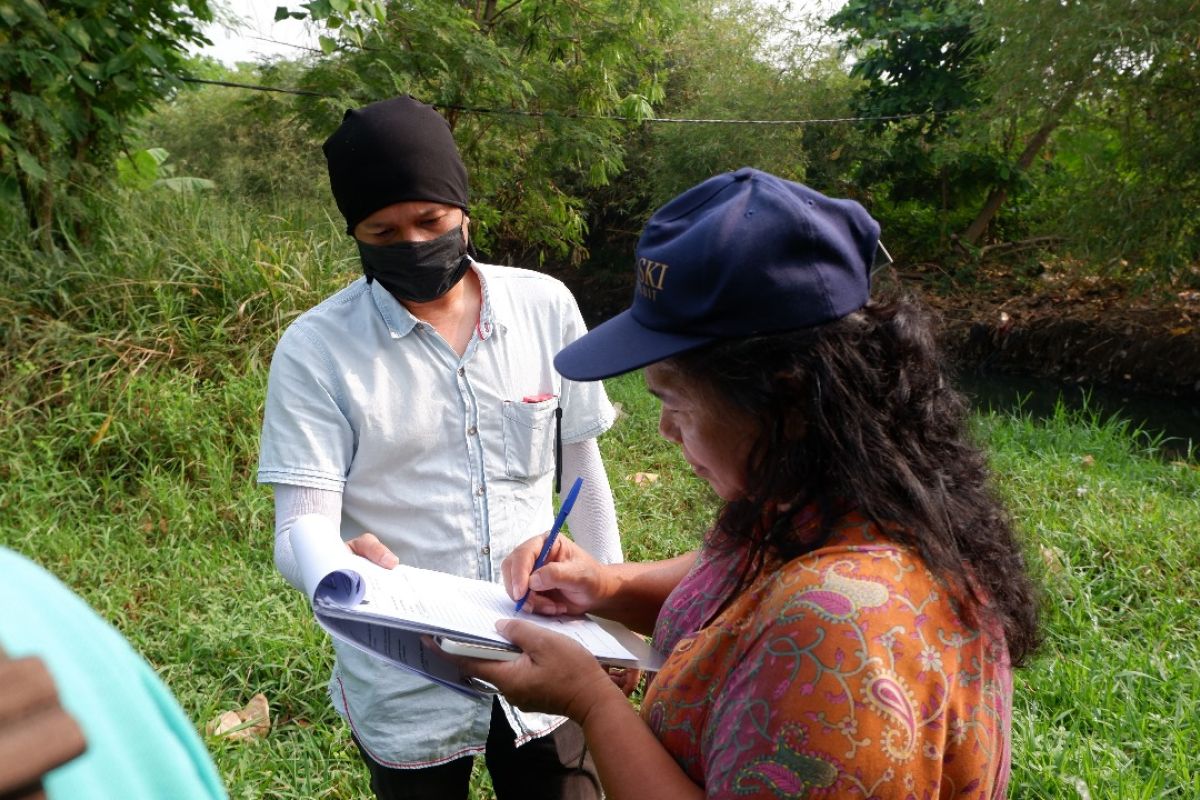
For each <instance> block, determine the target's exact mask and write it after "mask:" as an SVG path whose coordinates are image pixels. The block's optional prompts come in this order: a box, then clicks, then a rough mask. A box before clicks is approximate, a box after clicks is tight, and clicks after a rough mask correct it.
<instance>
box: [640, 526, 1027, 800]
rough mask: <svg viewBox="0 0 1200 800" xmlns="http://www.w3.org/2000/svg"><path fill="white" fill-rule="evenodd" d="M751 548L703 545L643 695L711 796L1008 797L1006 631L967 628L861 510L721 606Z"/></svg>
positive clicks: (933, 583)
mask: <svg viewBox="0 0 1200 800" xmlns="http://www.w3.org/2000/svg"><path fill="white" fill-rule="evenodd" d="M744 557H745V553H744V551H733V552H728V551H721V550H718V549H715V548H712V547H709V546H707V545H706V546H705V548H703V549H702V550H701V552H700V556H699V558H698V559H697V561H696V564H695V566H694V567H693V568H692V571H691V572H690V573H689V574H688V576H687V577H686V578H684V580H683V581H681V582H680V584H679V586H678V587H676V589H675V591H674V592H673V593H672V594H671V596H670V597H669V598H668V599H667V602H666V604H664V606H663V610H662V613H661V614H660V615H659V618H658V623H657V627H656V630H655V634H654V643H655V645H656V646H657V647H658V648H659V649H660V651H661V652H664V653H669V656H668V659H667V663H666V665H665V666H664V668H663V669H662V671H661V672H659V673H658V675H657V676H656V677H655V678H654V680H653V682H652V683H651V685H650V686H649V687H648V689H647V691H646V696H645V699H644V701H643V703H642V716H643V718H644V719H645V720H646V722H647V724H648V725H649V726H650V727H651V729H652V730H653V731H654V733H655V735H656V736H657V737H658V739H659V741H661V742H662V743H663V745H664V746H665V747H666V748H667V750H668V751H670V753H671V754H672V755H673V756H674V757H675V760H676V761H677V762H678V763H679V765H680V766H681V767H682V768H683V769H684V770H685V771H686V772H687V774H688V776H689V777H691V779H692V780H693V781H695V782H696V783H697V784H699V785H700V786H703V787H704V789H705V795H706V797H709V798H778V797H814V798H815V797H837V798H904V799H905V800H907V799H908V798H913V799H914V800H918V799H919V800H924V798H950V797H954V798H959V797H962V798H979V800H992V799H993V798H1002V797H1004V794H1005V790H1006V787H1007V784H1008V768H1009V733H1010V711H1011V701H1012V674H1011V670H1010V668H1009V663H1008V654H1007V649H1006V647H1005V646H1004V643H1003V638H1002V636H988V635H986V634H983V633H981V632H980V631H978V630H973V629H971V628H969V627H967V626H966V625H965V624H964V623H963V622H962V621H961V620H960V619H959V618H958V616H957V614H956V612H955V607H954V604H953V603H952V602H951V601H950V599H949V598H948V597H947V594H946V592H945V590H944V587H943V586H942V584H941V583H939V581H938V580H937V579H936V578H935V577H934V576H933V575H932V574H931V573H930V572H929V571H928V570H927V569H926V568H925V566H924V564H923V562H922V561H921V560H920V558H919V557H918V556H917V555H916V554H915V553H913V552H911V551H909V550H907V549H906V548H903V547H900V546H898V545H896V544H893V543H891V542H889V541H888V540H887V539H885V538H883V537H882V536H881V535H880V534H879V532H878V530H877V529H876V528H875V527H874V526H873V525H871V524H870V523H868V522H866V521H864V520H863V519H862V518H861V517H857V516H855V515H850V516H847V517H846V518H844V519H843V520H842V521H841V522H840V523H839V524H838V525H837V526H836V530H835V531H834V533H833V535H832V537H831V538H830V539H829V541H828V542H827V543H826V544H825V545H824V546H822V547H820V548H819V549H817V550H814V551H813V552H811V553H807V554H805V555H803V556H800V557H798V558H796V559H794V560H792V561H790V562H788V563H786V564H782V565H779V564H777V565H775V567H774V568H773V569H772V568H770V567H768V568H767V569H765V570H764V571H763V574H762V575H761V576H760V577H759V578H758V579H757V580H756V581H755V582H754V583H753V584H752V585H751V586H750V587H749V588H748V589H746V590H745V591H743V592H742V593H741V594H740V595H739V596H738V597H737V598H736V599H734V600H733V601H732V602H731V603H730V604H729V605H728V606H727V607H726V608H725V609H724V610H720V606H721V603H722V601H723V599H724V597H725V594H726V591H727V590H728V588H729V587H730V585H731V584H732V582H733V581H735V580H736V578H737V576H738V574H739V567H740V566H741V563H742V561H743V559H744ZM718 611H720V613H719V614H718V615H717V616H716V617H715V619H710V618H711V617H713V615H714V614H716V613H717V612H718Z"/></svg>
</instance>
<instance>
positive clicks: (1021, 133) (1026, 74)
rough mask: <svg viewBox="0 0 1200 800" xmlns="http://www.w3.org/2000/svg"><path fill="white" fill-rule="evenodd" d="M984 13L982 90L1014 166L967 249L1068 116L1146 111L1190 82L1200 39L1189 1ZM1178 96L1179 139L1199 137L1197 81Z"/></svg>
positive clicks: (1003, 7)
mask: <svg viewBox="0 0 1200 800" xmlns="http://www.w3.org/2000/svg"><path fill="white" fill-rule="evenodd" d="M984 8H985V12H984V16H983V18H982V25H981V27H980V30H979V34H978V35H979V37H980V39H981V41H983V42H985V43H986V44H984V45H983V46H984V47H985V48H986V49H987V50H988V53H989V55H988V57H987V60H986V63H985V65H984V67H985V81H984V83H983V84H982V88H983V91H984V92H985V93H986V95H987V96H988V97H989V98H990V101H989V104H988V108H989V112H990V116H991V117H992V119H993V120H995V124H994V130H995V131H996V137H997V138H998V139H1000V140H1001V141H1002V143H1003V144H1002V146H1003V148H1004V150H1005V153H1006V155H1007V158H1008V160H1009V164H1010V169H1009V170H1007V176H1006V179H1005V180H1003V181H1000V182H998V183H997V184H996V185H995V186H993V187H992V189H991V191H990V192H989V194H988V197H987V200H986V201H985V202H984V205H983V207H982V208H981V209H980V211H979V213H978V214H977V215H976V218H975V220H974V221H973V222H972V223H971V224H970V226H968V228H967V229H966V231H965V232H964V234H963V239H964V240H966V241H967V242H969V243H972V244H973V243H976V242H978V241H980V240H981V239H982V238H983V236H984V234H985V233H986V232H987V229H988V226H989V225H990V224H991V222H992V220H993V219H994V218H995V216H996V214H997V213H998V212H999V210H1000V208H1001V206H1002V205H1003V204H1004V202H1005V200H1006V199H1007V197H1008V194H1009V192H1010V190H1011V188H1012V186H1013V185H1014V184H1015V183H1016V182H1018V181H1019V180H1022V179H1024V178H1025V176H1026V174H1027V173H1028V172H1029V170H1030V168H1031V167H1033V165H1034V164H1035V163H1036V159H1037V158H1038V156H1039V154H1041V153H1042V152H1043V149H1044V148H1045V147H1046V146H1047V144H1048V143H1049V142H1050V141H1051V137H1052V135H1053V134H1054V132H1055V131H1056V130H1057V129H1058V128H1059V126H1060V125H1061V124H1062V123H1063V122H1064V120H1066V119H1068V115H1069V114H1070V113H1071V112H1072V111H1073V110H1076V109H1077V108H1080V107H1081V106H1089V107H1091V108H1098V109H1103V108H1111V107H1113V105H1114V100H1116V102H1117V104H1120V100H1119V98H1121V97H1122V96H1124V97H1130V98H1132V97H1138V98H1140V99H1139V100H1138V101H1136V102H1135V105H1136V104H1137V103H1143V104H1146V105H1147V108H1148V109H1149V108H1152V107H1153V105H1154V104H1155V103H1156V102H1157V100H1156V99H1155V96H1156V95H1157V94H1158V92H1159V90H1160V89H1161V90H1164V91H1165V90H1167V89H1169V88H1170V87H1171V86H1173V85H1175V84H1176V83H1178V81H1179V80H1180V78H1181V77H1182V78H1183V79H1184V80H1185V81H1186V80H1188V79H1191V80H1194V78H1195V76H1196V72H1197V70H1196V66H1195V60H1196V42H1197V41H1198V40H1200V23H1198V22H1197V15H1196V9H1195V3H1194V2H1193V0H1148V1H1147V2H1136V3H1133V2H1129V0H1087V2H1082V1H1081V0H989V2H988V3H986V4H985V6H984ZM1186 85H1187V84H1186V83H1185V84H1179V86H1186ZM1177 89H1178V87H1176V90H1172V91H1173V92H1174V93H1175V94H1178V91H1177ZM1129 92H1132V94H1129ZM1184 94H1187V95H1189V96H1190V98H1191V99H1190V100H1189V101H1187V102H1186V103H1185V104H1184V107H1183V108H1180V107H1179V104H1178V103H1176V104H1175V108H1176V110H1178V111H1181V112H1182V113H1184V114H1185V119H1184V124H1183V125H1181V126H1180V127H1179V130H1180V132H1181V133H1182V132H1185V131H1186V130H1192V131H1194V130H1195V122H1196V116H1197V115H1196V112H1195V111H1194V110H1191V109H1194V106H1195V83H1191V84H1190V89H1187V88H1185V89H1184ZM1151 113H1153V112H1151ZM1193 141H1194V139H1193ZM1131 143H1132V142H1131ZM1126 155H1127V156H1130V157H1136V156H1135V155H1134V154H1133V153H1126ZM1098 167H1099V168H1100V169H1107V168H1109V165H1098ZM1192 169H1194V167H1193V168H1192ZM1188 171H1189V172H1190V171H1192V170H1188Z"/></svg>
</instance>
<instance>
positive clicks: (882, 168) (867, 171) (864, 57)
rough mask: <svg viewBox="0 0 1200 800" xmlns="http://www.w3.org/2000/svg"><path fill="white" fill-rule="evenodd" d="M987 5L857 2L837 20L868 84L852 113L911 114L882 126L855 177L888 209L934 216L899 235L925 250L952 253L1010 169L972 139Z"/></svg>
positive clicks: (972, 1) (934, 0)
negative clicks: (968, 115)
mask: <svg viewBox="0 0 1200 800" xmlns="http://www.w3.org/2000/svg"><path fill="white" fill-rule="evenodd" d="M981 7H982V4H981V3H980V2H979V1H978V0H903V2H891V1H890V0H888V1H885V0H851V2H849V3H847V4H846V5H845V6H844V7H843V8H842V9H841V10H840V11H839V12H838V13H837V14H835V15H834V16H833V17H832V18H831V19H830V20H829V24H830V25H831V26H833V27H834V28H835V29H837V30H840V31H844V32H845V33H846V39H845V44H844V46H845V48H846V49H847V50H848V51H850V52H852V53H853V55H854V59H855V60H854V63H853V66H852V67H851V70H850V72H851V74H852V75H854V76H856V77H859V78H861V79H862V80H863V83H862V84H861V85H860V87H859V89H858V90H857V92H856V93H855V98H854V110H855V111H856V112H857V113H858V114H861V115H863V116H868V117H889V116H906V115H913V116H911V117H910V118H908V119H900V120H890V121H887V120H882V121H879V122H876V123H874V125H873V127H874V128H875V130H876V131H877V132H878V133H879V136H878V139H877V140H876V141H875V142H873V143H872V144H873V150H874V157H872V158H864V159H863V160H862V161H861V163H860V167H859V169H858V170H857V172H856V174H855V178H856V179H857V180H858V181H859V182H860V183H861V184H863V185H864V186H867V187H871V190H872V194H873V195H874V196H876V197H877V198H887V199H888V200H890V201H891V203H889V204H887V205H888V206H891V204H895V206H891V207H897V206H899V207H907V208H909V209H910V210H916V206H921V207H923V208H924V209H927V210H928V212H929V214H922V215H921V216H923V217H924V216H936V224H922V225H920V226H919V227H917V228H912V227H909V228H906V229H904V230H901V231H899V234H900V237H903V238H904V239H905V240H907V241H909V242H911V244H912V247H913V248H914V249H915V250H918V251H924V252H926V253H932V252H936V251H937V250H939V249H944V248H945V246H946V244H947V243H948V241H949V236H950V234H951V233H954V232H955V228H956V227H957V226H958V224H959V223H960V222H961V221H962V218H963V216H964V211H963V209H964V208H969V209H971V211H974V209H975V208H976V207H977V206H978V204H979V203H980V202H981V201H982V199H983V197H984V194H985V192H986V190H987V189H988V188H990V187H991V186H993V185H994V184H995V183H996V182H997V181H999V180H1002V179H1003V178H1002V177H1001V173H1002V172H1003V171H1004V170H1005V169H1006V168H1007V165H1006V164H1005V163H1004V161H1003V160H1002V159H1000V158H998V157H997V154H995V153H993V152H990V151H989V149H988V147H986V146H980V145H979V143H978V142H974V141H973V140H972V139H971V137H968V136H964V129H965V127H966V126H965V123H964V119H965V117H964V116H963V113H964V112H970V111H972V110H973V109H975V108H977V107H978V106H979V105H980V102H981V100H982V97H981V95H980V92H979V89H978V81H979V73H980V64H981V61H982V59H983V57H984V56H985V55H986V48H985V47H981V44H980V41H981V40H980V39H979V38H978V37H976V36H975V31H976V29H977V28H978V26H979V24H980V22H979V20H980V14H981ZM904 216H907V215H904ZM880 220H881V221H882V222H883V223H884V225H885V228H887V229H888V230H895V227H896V226H897V225H899V224H901V223H903V222H904V218H903V216H900V217H897V218H896V219H889V218H888V217H887V216H886V214H885V213H884V212H881V216H880ZM966 221H969V218H968V219H967V220H966ZM963 224H965V222H964V223H963ZM896 238H899V237H893V240H895V239H896Z"/></svg>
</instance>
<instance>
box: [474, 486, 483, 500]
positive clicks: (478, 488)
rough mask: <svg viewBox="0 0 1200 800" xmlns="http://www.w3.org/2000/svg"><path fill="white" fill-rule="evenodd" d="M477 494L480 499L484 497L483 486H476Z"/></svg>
mask: <svg viewBox="0 0 1200 800" xmlns="http://www.w3.org/2000/svg"><path fill="white" fill-rule="evenodd" d="M475 494H477V495H478V496H480V497H483V487H482V486H476V487H475Z"/></svg>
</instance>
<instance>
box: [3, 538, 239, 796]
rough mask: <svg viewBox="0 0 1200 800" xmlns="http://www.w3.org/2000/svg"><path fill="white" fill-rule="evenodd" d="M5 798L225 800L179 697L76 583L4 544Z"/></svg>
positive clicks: (215, 772) (217, 775)
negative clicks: (82, 594)
mask: <svg viewBox="0 0 1200 800" xmlns="http://www.w3.org/2000/svg"><path fill="white" fill-rule="evenodd" d="M0 575H3V576H4V580H3V581H0V609H3V610H4V611H5V613H4V614H0V798H4V800H15V799H16V798H29V799H30V800H33V798H46V797H49V798H51V800H60V799H64V798H86V799H87V800H93V799H95V800H108V799H109V798H113V799H114V800H163V798H171V800H224V798H225V797H226V796H227V795H226V793H225V787H224V786H223V785H222V783H221V777H220V775H219V774H218V773H217V768H216V765H215V764H213V760H212V757H211V756H210V755H209V753H208V750H206V749H205V747H204V742H203V741H201V739H200V736H199V735H198V734H197V733H196V729H195V728H194V727H193V726H192V721H191V720H190V719H189V718H188V717H187V714H186V713H185V712H184V710H183V708H182V707H180V705H179V701H178V700H176V699H175V696H174V695H173V694H172V693H171V690H170V689H169V688H168V687H167V685H166V684H165V683H163V680H162V679H161V678H160V677H159V676H158V674H157V673H156V672H155V671H154V669H153V668H152V667H151V666H150V664H149V663H147V661H146V659H145V658H143V657H142V655H141V654H140V653H138V652H137V651H136V650H134V649H133V647H132V646H131V645H130V643H129V642H128V641H127V640H126V639H125V637H124V636H122V635H121V633H120V632H119V631H118V630H117V629H116V628H114V627H113V626H112V625H111V624H110V623H109V622H108V621H107V620H105V619H104V618H103V617H101V616H100V615H99V614H98V613H96V611H94V610H93V609H92V607H91V606H89V605H88V604H87V603H86V602H85V601H84V599H83V598H82V597H80V596H79V595H77V594H76V593H75V592H74V591H72V590H71V589H70V588H69V587H68V586H67V585H66V584H65V583H63V582H62V581H60V580H59V579H58V578H56V577H55V576H54V575H52V574H51V573H49V572H48V571H46V570H45V569H44V568H43V567H41V566H40V565H38V564H37V563H36V562H34V561H32V560H31V559H29V558H28V557H26V556H24V555H22V554H20V553H18V552H16V551H14V550H10V549H8V548H7V547H0Z"/></svg>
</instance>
